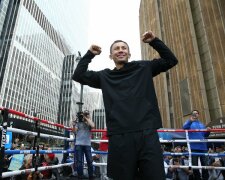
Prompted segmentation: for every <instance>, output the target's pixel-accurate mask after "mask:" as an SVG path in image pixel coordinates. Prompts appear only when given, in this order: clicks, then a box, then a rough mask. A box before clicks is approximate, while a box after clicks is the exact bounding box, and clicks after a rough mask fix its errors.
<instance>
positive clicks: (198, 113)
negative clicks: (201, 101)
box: [191, 109, 199, 114]
mask: <svg viewBox="0 0 225 180" xmlns="http://www.w3.org/2000/svg"><path fill="white" fill-rule="evenodd" d="M194 111H197V112H198V114H199V111H198V110H197V109H193V110H192V111H191V113H193V112H194Z"/></svg>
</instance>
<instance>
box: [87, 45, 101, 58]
mask: <svg viewBox="0 0 225 180" xmlns="http://www.w3.org/2000/svg"><path fill="white" fill-rule="evenodd" d="M89 50H90V51H91V52H92V53H93V54H94V55H99V54H101V52H102V48H101V47H99V46H97V45H94V44H93V45H91V47H90V49H89Z"/></svg>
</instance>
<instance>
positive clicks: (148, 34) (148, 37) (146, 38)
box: [141, 31, 155, 43]
mask: <svg viewBox="0 0 225 180" xmlns="http://www.w3.org/2000/svg"><path fill="white" fill-rule="evenodd" d="M141 39H142V41H143V42H144V43H150V42H151V41H152V40H153V39H155V34H154V33H153V32H152V31H147V32H145V33H144V34H143V35H142V37H141Z"/></svg>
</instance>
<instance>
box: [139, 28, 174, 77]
mask: <svg viewBox="0 0 225 180" xmlns="http://www.w3.org/2000/svg"><path fill="white" fill-rule="evenodd" d="M142 41H143V42H144V43H149V45H150V46H152V47H153V48H154V49H155V50H156V51H157V52H158V53H159V55H160V57H161V58H159V59H154V60H152V61H151V63H152V72H153V76H156V75H158V74H159V73H161V72H165V71H167V70H169V69H170V68H172V67H173V66H175V65H176V64H177V63H178V60H177V58H176V57H175V55H174V54H173V53H172V51H171V50H170V49H169V48H168V47H167V46H166V45H165V44H164V43H163V42H162V41H161V40H160V39H159V38H157V37H156V36H155V35H154V33H153V32H152V31H148V32H146V33H144V34H143V35H142Z"/></svg>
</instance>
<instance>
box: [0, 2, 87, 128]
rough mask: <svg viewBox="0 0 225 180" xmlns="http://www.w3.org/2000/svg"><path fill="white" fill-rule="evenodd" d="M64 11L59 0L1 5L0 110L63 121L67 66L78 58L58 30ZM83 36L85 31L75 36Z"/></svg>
mask: <svg viewBox="0 0 225 180" xmlns="http://www.w3.org/2000/svg"><path fill="white" fill-rule="evenodd" d="M60 2H61V1H60ZM49 3H51V4H49ZM61 3H62V2H61ZM53 5H54V6H53ZM59 6H60V5H59V4H57V1H48V2H46V1H43V0H3V1H0V33H1V34H0V35H1V36H0V106H2V107H6V108H10V109H14V110H17V111H21V112H24V113H27V114H29V115H32V113H33V111H34V110H35V111H36V112H38V117H39V118H41V119H46V120H49V121H52V122H57V121H58V116H59V107H60V106H59V100H60V91H61V84H62V70H63V67H64V66H66V65H65V63H64V61H65V59H67V58H68V59H70V58H69V57H73V55H71V56H68V55H70V54H72V52H71V48H70V46H69V45H67V43H66V41H65V39H66V38H65V37H63V36H62V33H63V32H62V31H59V30H58V28H57V27H56V26H57V24H56V22H58V21H57V20H59V16H60V12H59V11H54V10H55V9H56V8H53V7H58V8H59V9H60V8H61V11H63V7H62V6H60V7H59ZM64 11H65V9H64ZM61 16H62V14H61ZM61 18H62V17H61ZM65 18H66V17H65ZM67 18H68V17H67ZM74 21H76V19H74ZM77 22H79V19H77ZM58 23H60V22H58ZM61 23H62V24H61V25H59V26H63V22H62V21H61ZM83 28H86V27H83ZM80 31H82V27H80V29H77V31H74V33H77V34H78V32H80ZM79 36H81V37H84V36H85V35H82V34H79ZM67 39H68V38H67ZM82 41H84V42H85V39H82ZM84 42H83V43H84ZM76 48H77V49H79V47H76ZM76 48H75V49H76ZM80 48H82V47H80ZM72 69H73V70H74V66H73V67H72ZM73 98H77V96H75V97H73ZM77 101H78V100H77ZM60 123H63V122H62V121H60ZM45 126H49V125H45ZM52 128H53V127H52Z"/></svg>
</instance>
